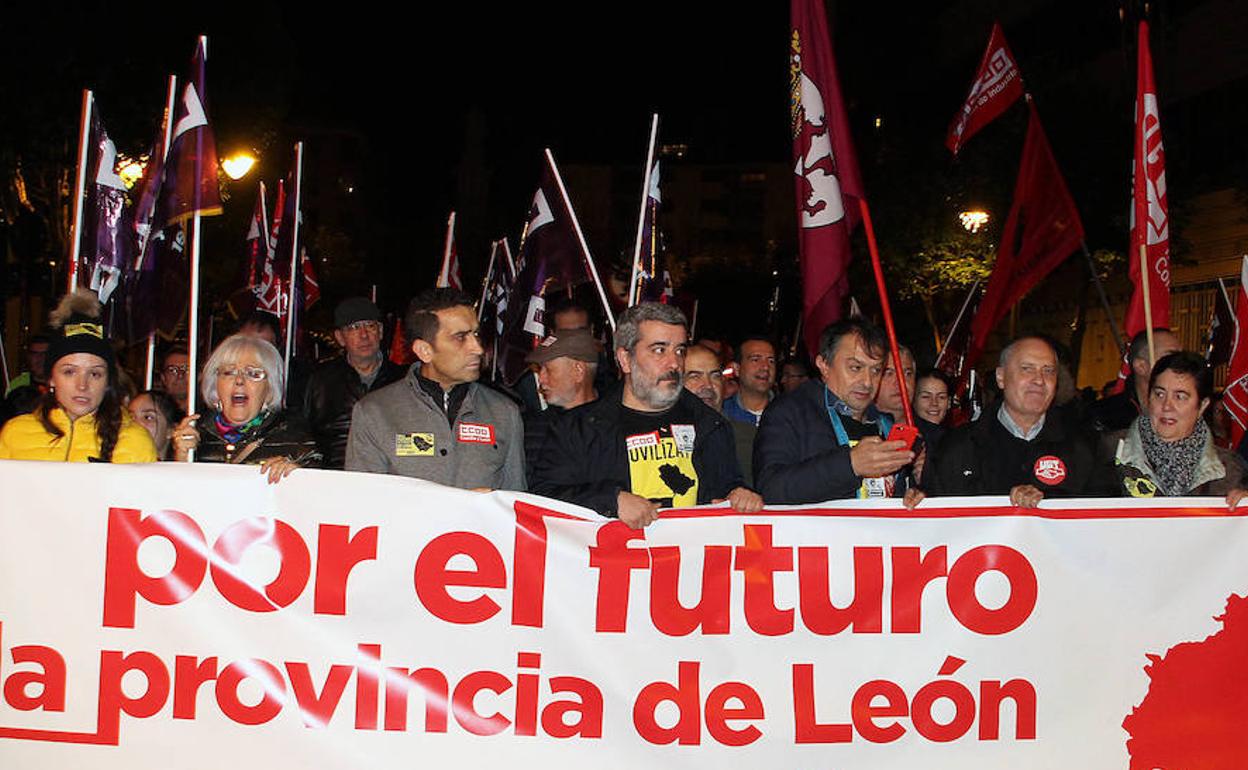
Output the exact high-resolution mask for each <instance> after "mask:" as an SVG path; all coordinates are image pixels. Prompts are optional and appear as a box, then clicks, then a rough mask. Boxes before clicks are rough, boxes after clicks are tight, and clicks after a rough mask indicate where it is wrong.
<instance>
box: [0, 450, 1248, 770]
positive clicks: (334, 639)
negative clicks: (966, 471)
mask: <svg viewBox="0 0 1248 770" xmlns="http://www.w3.org/2000/svg"><path fill="white" fill-rule="evenodd" d="M0 485H2V488H3V489H4V490H5V494H4V498H3V503H0V766H3V767H20V768H53V767H56V768H59V767H91V768H132V767H231V768H236V769H237V770H245V769H246V768H271V767H301V768H341V767H358V766H368V767H377V768H389V767H395V768H397V767H411V766H413V765H415V764H419V765H421V766H425V767H513V768H525V767H539V768H550V767H575V766H593V767H596V768H631V767H646V766H653V767H708V768H722V767H762V766H767V767H838V768H852V767H870V768H917V767H922V768H967V767H1010V768H1017V769H1022V768H1036V769H1040V768H1054V767H1122V768H1126V767H1131V768H1137V767H1138V768H1153V767H1178V766H1191V767H1197V766H1198V767H1205V768H1223V767H1225V768H1232V767H1235V768H1242V767H1245V766H1248V758H1246V757H1245V752H1246V751H1248V747H1246V745H1248V744H1246V742H1245V741H1244V740H1243V724H1244V721H1243V720H1244V716H1243V715H1244V713H1248V709H1246V706H1248V703H1246V702H1245V699H1246V697H1248V695H1246V693H1248V686H1246V685H1248V682H1246V679H1245V666H1246V665H1248V663H1246V661H1245V655H1244V650H1245V648H1246V645H1248V642H1246V638H1248V617H1246V616H1248V607H1246V604H1248V603H1246V602H1245V600H1244V599H1242V598H1240V597H1242V596H1243V595H1244V594H1245V593H1248V559H1245V558H1244V554H1245V553H1248V520H1245V518H1244V517H1243V516H1242V515H1241V514H1240V512H1238V511H1235V512H1229V511H1227V510H1226V509H1225V506H1224V504H1223V503H1222V502H1221V501H1220V500H1215V499H1212V498H1191V499H1181V500H1172V501H1167V502H1149V501H1135V500H1103V501H1088V500H1082V501H1079V500H1076V501H1051V502H1046V503H1044V504H1043V505H1042V507H1041V508H1040V509H1037V510H1034V511H1031V512H1023V511H1020V510H1018V509H1014V508H1011V507H1009V506H1008V505H1007V504H1006V503H1005V502H1004V500H1003V499H1001V498H982V499H976V500H966V499H939V500H936V499H929V500H927V501H925V502H924V503H923V504H922V505H921V506H920V507H919V508H918V509H917V510H915V511H904V510H902V509H901V508H900V507H898V505H897V503H895V502H894V501H878V502H866V501H846V502H837V503H828V504H824V505H821V506H813V507H809V508H777V509H768V510H766V511H764V512H762V513H759V514H752V515H740V514H736V513H733V512H731V511H730V510H727V509H724V508H700V509H683V510H671V511H665V512H664V513H663V515H662V517H661V518H660V520H659V521H658V522H656V523H655V524H654V525H652V526H651V527H649V528H648V529H646V530H645V531H644V532H642V531H633V530H629V529H627V528H626V527H624V526H623V525H622V524H621V523H619V522H618V521H613V520H607V519H602V518H599V517H597V516H596V515H593V514H590V513H588V512H586V511H584V510H582V509H578V508H574V507H570V506H566V505H563V504H560V503H556V502H554V501H551V500H545V499H542V498H537V497H533V496H526V495H513V494H477V493H472V492H465V491H461V490H456V489H449V488H445V487H439V486H436V485H433V484H429V483H425V482H420V481H415V480H411V479H405V478H397V477H387V476H370V475H365V474H353V473H342V472H339V473H334V472H326V471H296V472H295V473H294V474H293V475H292V476H291V477H290V478H287V479H286V480H284V481H282V482H281V483H279V484H277V485H274V486H269V485H267V484H266V483H265V482H264V480H263V478H262V477H261V476H260V475H259V474H258V473H256V471H255V469H252V468H240V467H228V466H194V467H188V466H179V465H175V464H160V465H151V466H146V467H142V466H116V467H109V466H102V465H70V464H57V463H22V462H14V461H4V462H0Z"/></svg>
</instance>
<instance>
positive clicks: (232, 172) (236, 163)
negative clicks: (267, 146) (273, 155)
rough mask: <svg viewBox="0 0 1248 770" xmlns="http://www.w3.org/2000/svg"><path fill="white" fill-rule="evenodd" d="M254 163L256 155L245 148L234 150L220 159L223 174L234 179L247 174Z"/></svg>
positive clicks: (236, 179)
mask: <svg viewBox="0 0 1248 770" xmlns="http://www.w3.org/2000/svg"><path fill="white" fill-rule="evenodd" d="M254 165H256V156H255V155H252V154H251V153H250V152H247V151H246V150H241V151H239V152H236V153H234V154H233V155H231V156H230V157H228V158H226V159H225V160H223V161H221V168H222V169H224V170H225V175H226V176H228V177H229V178H230V179H233V180H235V181H238V180H239V179H242V178H243V177H245V176H247V173H248V172H249V171H251V167H252V166H254Z"/></svg>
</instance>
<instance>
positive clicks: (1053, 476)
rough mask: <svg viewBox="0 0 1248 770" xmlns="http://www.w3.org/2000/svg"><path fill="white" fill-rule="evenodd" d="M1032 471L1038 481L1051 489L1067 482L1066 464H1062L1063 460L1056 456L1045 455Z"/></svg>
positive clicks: (1038, 460)
mask: <svg viewBox="0 0 1248 770" xmlns="http://www.w3.org/2000/svg"><path fill="white" fill-rule="evenodd" d="M1031 470H1032V473H1034V474H1035V476H1036V478H1037V479H1039V480H1040V481H1042V482H1044V483H1045V484H1048V485H1049V486H1051V487H1053V486H1057V485H1058V484H1061V483H1062V482H1063V481H1065V480H1066V463H1064V462H1062V458H1060V457H1055V456H1054V455H1045V456H1044V457H1041V458H1039V459H1037V460H1036V465H1035V467H1033V468H1032V469H1031Z"/></svg>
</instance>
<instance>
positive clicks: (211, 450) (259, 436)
mask: <svg viewBox="0 0 1248 770" xmlns="http://www.w3.org/2000/svg"><path fill="white" fill-rule="evenodd" d="M284 385H285V381H284V379H283V369H282V357H281V355H280V354H279V353H278V352H277V348H275V347H273V346H272V345H271V344H269V342H268V341H266V340H263V339H260V338H259V337H252V336H248V335H243V334H235V335H234V336H232V337H227V338H226V339H225V340H224V341H222V342H221V344H220V345H218V346H217V349H216V350H214V351H213V352H212V355H211V356H209V358H208V362H207V363H205V364H204V369H203V374H202V375H201V378H200V393H201V395H202V396H203V398H204V403H205V404H207V405H208V406H209V411H208V413H207V414H206V415H204V416H203V417H202V419H201V417H200V415H198V414H193V415H191V416H190V417H189V418H187V419H186V420H184V421H183V423H182V424H180V425H179V426H178V427H177V429H175V430H174V434H173V451H174V459H175V460H186V459H188V457H189V453H190V451H191V450H195V460H196V461H197V462H210V463H231V464H247V465H259V466H260V470H261V472H263V473H267V474H268V477H269V482H270V483H276V482H277V481H279V480H281V479H282V478H285V477H286V476H288V475H289V474H290V472H291V471H293V470H294V469H295V468H301V467H309V466H311V467H319V466H320V462H321V455H320V453H319V452H318V451H317V449H316V442H315V441H314V440H313V438H312V434H311V432H310V431H309V430H308V429H307V427H306V426H305V425H304V424H303V421H302V420H301V419H300V418H299V417H298V415H296V414H294V413H293V412H288V411H286V410H284V409H283V397H284V393H285V391H284Z"/></svg>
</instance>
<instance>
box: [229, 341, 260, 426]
mask: <svg viewBox="0 0 1248 770" xmlns="http://www.w3.org/2000/svg"><path fill="white" fill-rule="evenodd" d="M268 378H269V373H268V372H267V371H265V368H264V365H263V364H262V363H261V362H260V355H259V354H258V353H257V352H256V351H254V350H252V349H251V348H243V350H242V352H241V353H240V354H239V356H238V360H236V361H235V362H234V363H232V364H224V365H222V366H221V368H220V369H219V370H218V371H217V400H218V401H219V402H221V405H220V407H219V410H220V412H221V414H222V415H223V416H224V417H225V419H226V420H228V421H229V422H230V423H232V424H234V425H242V424H243V423H245V422H247V421H248V420H252V419H254V418H255V416H256V415H258V414H260V410H261V409H263V408H264V400H265V397H266V396H267V395H268V393H269V383H268Z"/></svg>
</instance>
